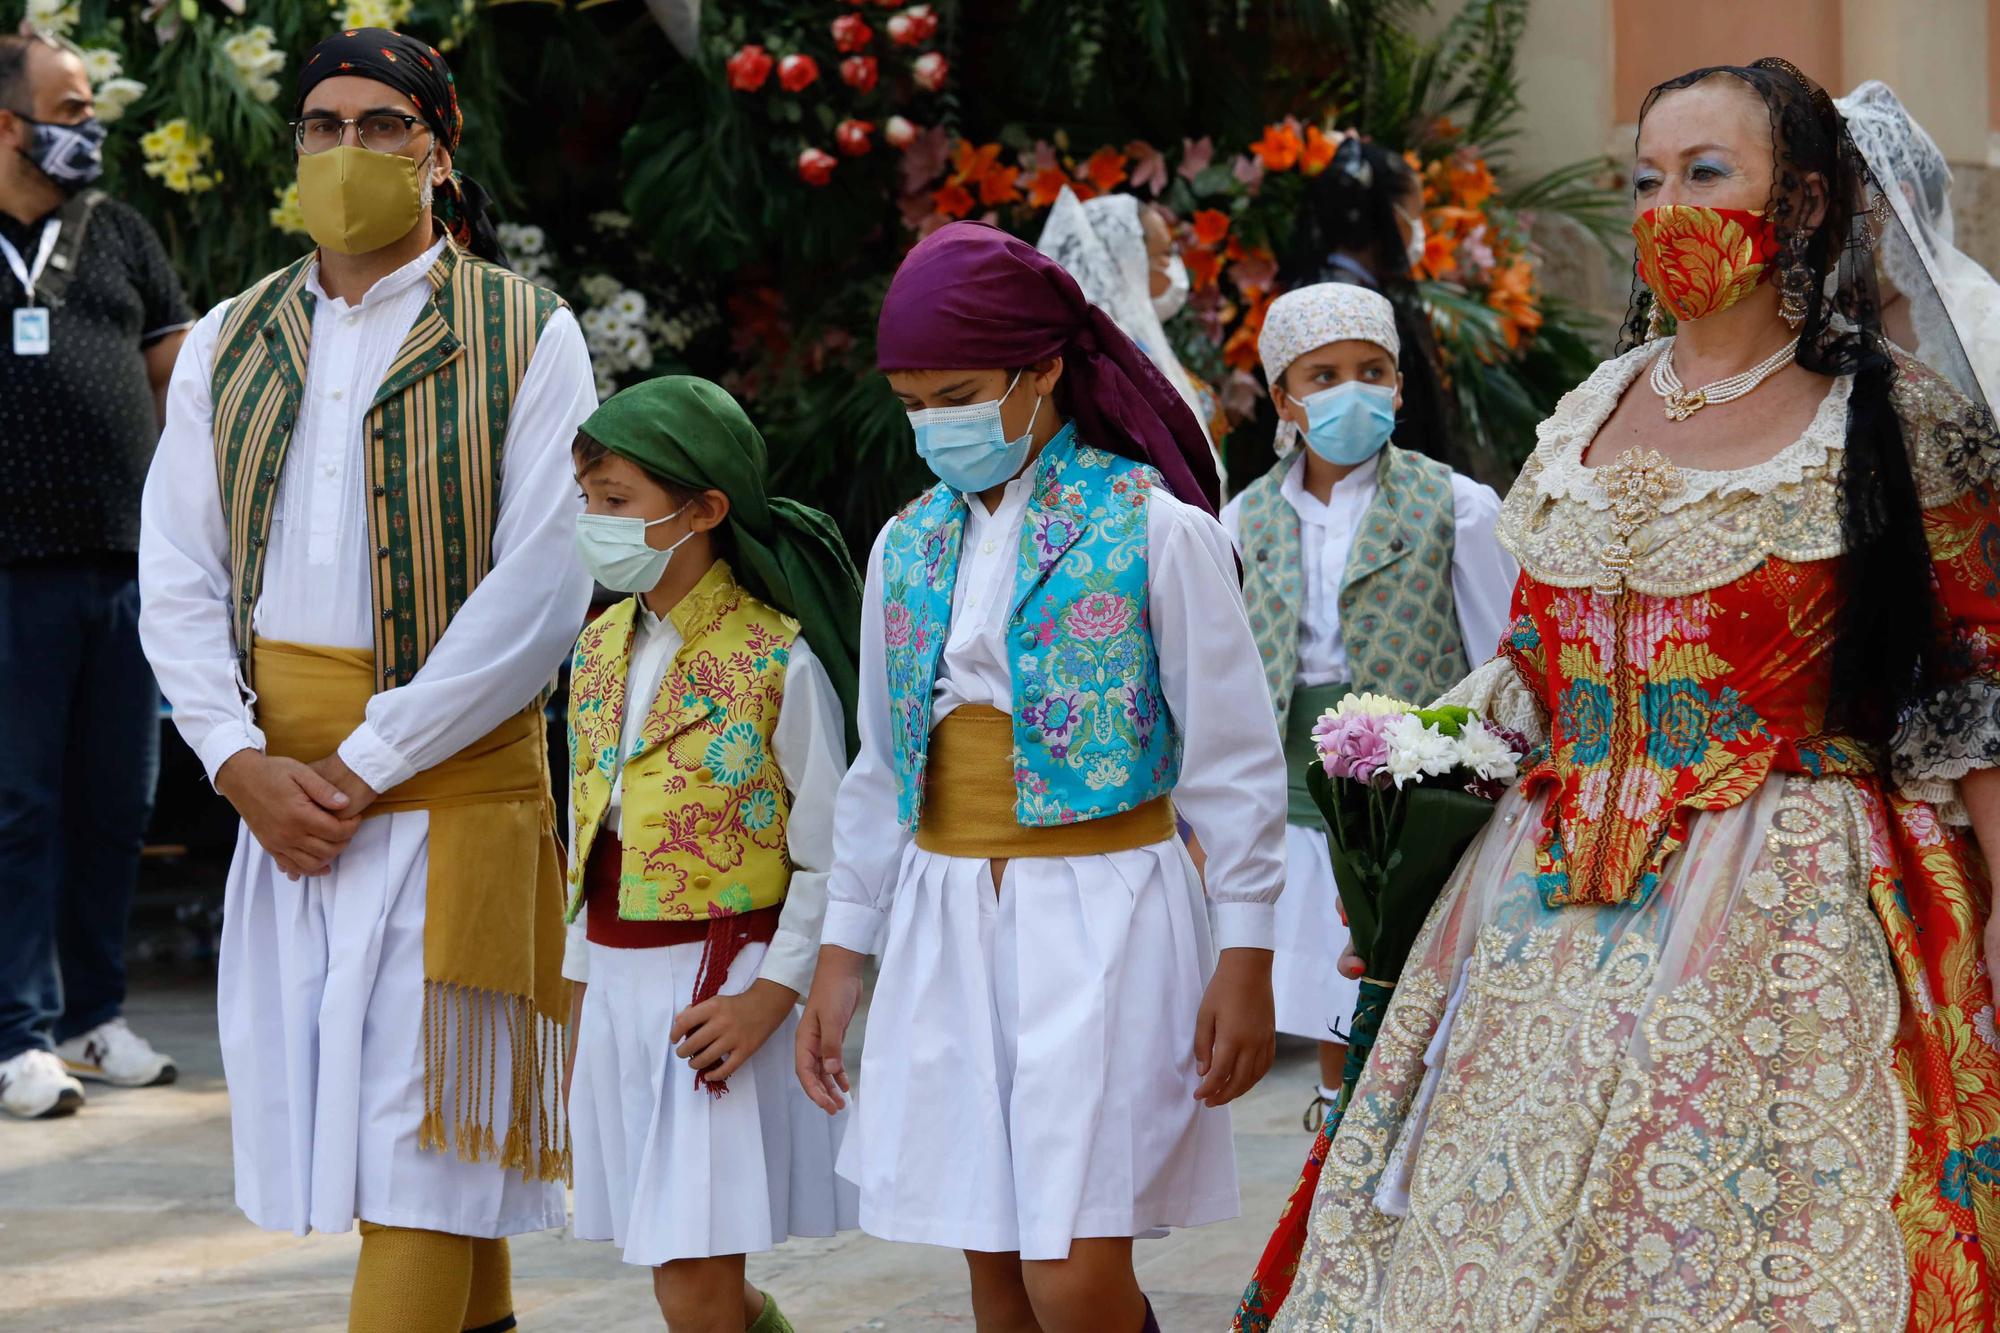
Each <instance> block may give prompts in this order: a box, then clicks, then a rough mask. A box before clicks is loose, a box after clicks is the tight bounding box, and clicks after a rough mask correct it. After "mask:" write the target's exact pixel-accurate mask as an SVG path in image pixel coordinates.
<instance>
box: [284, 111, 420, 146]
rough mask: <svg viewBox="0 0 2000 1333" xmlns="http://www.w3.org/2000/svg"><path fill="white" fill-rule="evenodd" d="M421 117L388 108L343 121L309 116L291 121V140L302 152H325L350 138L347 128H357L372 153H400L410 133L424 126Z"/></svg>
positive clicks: (334, 117) (358, 133)
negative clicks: (350, 126)
mask: <svg viewBox="0 0 2000 1333" xmlns="http://www.w3.org/2000/svg"><path fill="white" fill-rule="evenodd" d="M423 123H424V122H423V119H422V118H421V117H419V116H402V115H396V114H394V113H392V112H387V111H376V112H370V113H369V114H368V115H365V116H354V117H351V118H350V119H346V120H342V119H341V118H340V117H339V116H307V117H305V118H304V119H301V120H295V121H293V122H292V140H293V142H295V143H296V144H298V146H299V151H300V152H301V153H324V152H325V151H327V150H328V149H329V148H338V147H339V146H340V143H341V140H343V139H345V138H346V137H347V127H348V126H349V125H352V126H353V127H354V134H355V137H356V138H357V139H359V140H360V141H361V146H362V147H363V148H366V149H367V150H368V151H369V152H371V153H400V152H402V151H403V149H404V148H406V147H407V146H408V145H409V142H410V136H411V135H413V134H414V133H416V129H417V126H419V125H422V124H423Z"/></svg>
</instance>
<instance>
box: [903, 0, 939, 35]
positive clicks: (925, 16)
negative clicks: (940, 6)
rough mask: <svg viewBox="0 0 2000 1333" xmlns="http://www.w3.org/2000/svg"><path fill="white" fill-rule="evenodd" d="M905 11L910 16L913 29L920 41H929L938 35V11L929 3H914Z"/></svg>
mask: <svg viewBox="0 0 2000 1333" xmlns="http://www.w3.org/2000/svg"><path fill="white" fill-rule="evenodd" d="M903 12H904V13H905V14H906V15H908V16H909V20H910V27H911V30H912V31H914V32H915V33H916V40H917V41H918V42H928V41H929V40H930V39H931V38H933V37H935V36H937V30H938V17H937V13H936V11H935V10H933V9H932V8H931V7H930V6H929V5H913V6H911V7H910V8H909V9H906V10H904V11H903Z"/></svg>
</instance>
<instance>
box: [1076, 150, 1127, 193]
mask: <svg viewBox="0 0 2000 1333" xmlns="http://www.w3.org/2000/svg"><path fill="white" fill-rule="evenodd" d="M1083 174H1084V175H1086V176H1088V177H1089V178H1090V183H1091V184H1093V185H1095V186H1096V187H1097V188H1098V191H1099V192H1100V193H1103V194H1109V193H1110V192H1111V189H1112V187H1113V186H1115V185H1117V184H1118V183H1119V182H1120V181H1122V180H1124V179H1125V154H1123V153H1121V152H1119V151H1118V150H1117V149H1116V148H1112V147H1109V146H1106V147H1103V148H1100V149H1098V150H1097V151H1096V152H1094V153H1092V154H1091V155H1090V160H1089V161H1088V162H1086V163H1084V164H1083Z"/></svg>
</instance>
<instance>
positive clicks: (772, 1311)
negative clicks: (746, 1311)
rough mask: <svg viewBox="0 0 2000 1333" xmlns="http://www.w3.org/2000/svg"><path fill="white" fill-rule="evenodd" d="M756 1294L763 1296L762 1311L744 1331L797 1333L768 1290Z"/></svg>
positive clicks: (753, 1332) (747, 1332)
mask: <svg viewBox="0 0 2000 1333" xmlns="http://www.w3.org/2000/svg"><path fill="white" fill-rule="evenodd" d="M758 1294H759V1295H761V1296H763V1298H764V1313H762V1314H760V1315H758V1316H757V1322H756V1323H754V1324H752V1325H750V1327H749V1329H748V1330H746V1333H798V1331H797V1330H796V1329H794V1328H793V1327H792V1321H791V1320H789V1319H787V1318H785V1312H784V1311H782V1310H780V1309H779V1308H778V1298H777V1297H775V1296H773V1295H772V1294H771V1293H770V1292H768V1291H764V1292H759V1293H758Z"/></svg>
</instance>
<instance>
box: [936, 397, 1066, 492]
mask: <svg viewBox="0 0 2000 1333" xmlns="http://www.w3.org/2000/svg"><path fill="white" fill-rule="evenodd" d="M1022 373H1023V372H1020V371H1016V372H1015V374H1014V378H1013V379H1011V380H1009V381H1008V382H1007V389H1006V392H1004V393H1002V394H1001V395H1000V396H999V397H998V398H995V399H992V400H991V401H989V402H984V403H968V404H967V405H966V406H964V407H926V408H922V409H920V410H918V411H915V412H912V413H910V429H911V430H913V431H915V432H916V433H917V453H918V454H919V455H921V456H922V457H923V460H924V462H925V463H927V464H929V465H930V469H931V471H932V472H934V473H936V474H937V479H938V480H939V481H941V482H943V483H944V484H945V485H947V486H949V487H951V488H952V489H953V490H955V491H959V492H961V493H963V494H966V495H971V494H973V493H975V492H978V491H989V490H992V489H993V488H994V487H995V486H999V485H1003V484H1005V483H1006V482H1009V481H1012V480H1013V479H1014V477H1015V475H1016V474H1017V473H1019V472H1020V470H1021V466H1022V465H1023V464H1024V463H1026V462H1027V461H1028V450H1029V449H1030V448H1032V447H1033V445H1034V439H1035V418H1036V417H1038V416H1040V415H1041V412H1042V400H1041V399H1040V398H1037V399H1035V410H1034V412H1032V413H1031V414H1029V417H1028V429H1026V430H1025V431H1023V432H1021V434H1020V435H1019V436H1018V437H1017V438H1015V439H1012V440H1010V439H1008V438H1007V436H1006V431H1005V428H1003V427H1002V426H1001V424H1000V404H1002V403H1004V402H1006V401H1007V397H1008V395H1009V394H1011V393H1013V392H1014V386H1015V385H1016V384H1019V383H1020V382H1021V375H1022Z"/></svg>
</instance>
